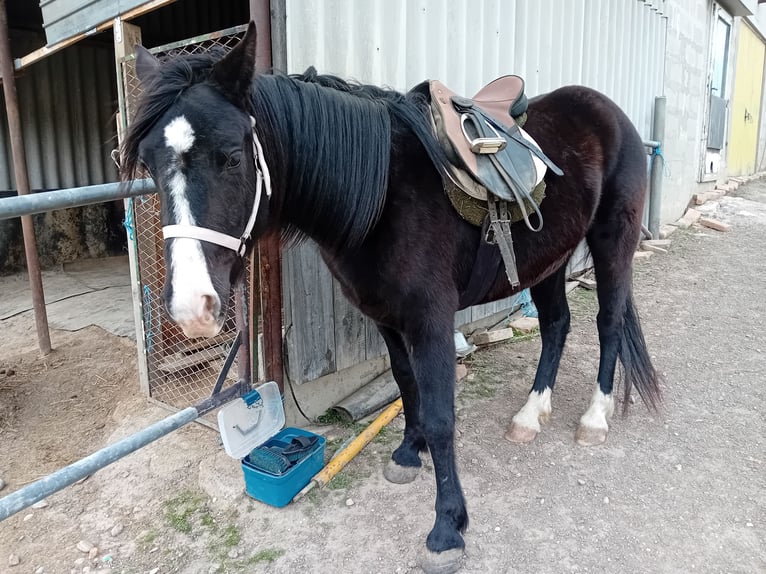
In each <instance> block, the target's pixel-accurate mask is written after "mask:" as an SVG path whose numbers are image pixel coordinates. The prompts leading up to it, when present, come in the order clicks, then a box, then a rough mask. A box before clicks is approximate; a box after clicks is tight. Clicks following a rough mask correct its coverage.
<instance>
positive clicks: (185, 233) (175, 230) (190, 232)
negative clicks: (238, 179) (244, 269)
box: [162, 116, 271, 257]
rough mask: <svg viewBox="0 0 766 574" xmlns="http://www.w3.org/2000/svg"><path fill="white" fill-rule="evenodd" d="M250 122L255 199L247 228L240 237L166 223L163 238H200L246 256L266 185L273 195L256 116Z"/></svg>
mask: <svg viewBox="0 0 766 574" xmlns="http://www.w3.org/2000/svg"><path fill="white" fill-rule="evenodd" d="M250 122H251V123H252V126H253V161H254V162H255V174H256V179H255V201H254V202H253V210H252V211H251V212H250V219H248V220H247V225H246V226H245V230H244V231H243V232H242V235H241V236H240V237H238V238H237V237H234V236H233V235H227V234H226V233H221V232H220V231H215V230H213V229H208V228H207V227H199V226H198V225H165V226H163V228H162V237H163V239H170V238H172V237H185V238H188V239H198V240H200V241H206V242H208V243H215V244H216V245H220V246H221V247H226V248H227V249H231V250H232V251H236V252H237V254H238V255H239V256H240V257H244V255H245V251H246V250H247V240H248V239H250V234H251V233H252V231H253V227H255V220H256V219H257V218H258V207H259V206H260V204H261V193H262V191H263V187H264V185H265V186H266V197H267V198H270V197H271V176H270V174H269V166H268V165H266V159H265V158H264V157H263V148H262V147H261V142H260V140H258V134H256V133H255V118H254V117H252V116H250Z"/></svg>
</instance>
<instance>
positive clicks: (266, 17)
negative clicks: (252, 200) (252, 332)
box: [250, 0, 285, 394]
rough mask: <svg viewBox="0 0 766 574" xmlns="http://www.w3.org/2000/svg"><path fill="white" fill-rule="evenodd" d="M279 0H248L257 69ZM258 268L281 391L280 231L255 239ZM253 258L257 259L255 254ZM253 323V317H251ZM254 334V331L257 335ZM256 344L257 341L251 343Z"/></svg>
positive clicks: (270, 367) (265, 55)
mask: <svg viewBox="0 0 766 574" xmlns="http://www.w3.org/2000/svg"><path fill="white" fill-rule="evenodd" d="M280 4H281V0H274V1H271V2H270V1H269V0H250V18H251V19H252V20H253V21H254V22H255V24H256V26H257V31H258V37H257V39H256V44H257V45H256V55H255V61H256V69H257V70H258V71H259V72H264V71H267V70H269V69H270V68H271V67H272V66H273V64H274V61H273V52H272V34H271V19H272V15H271V13H272V10H275V11H276V12H278V13H281V12H282V11H281V10H280V9H279V7H280ZM258 249H259V253H260V268H261V281H260V287H261V300H262V302H263V304H262V306H261V309H262V312H263V347H264V357H265V362H266V365H264V371H265V373H266V378H267V379H270V380H272V381H276V383H277V385H279V391H280V392H281V393H282V394H284V392H285V388H284V374H283V365H282V261H281V257H282V253H281V247H280V240H279V234H272V235H270V236H268V237H266V238H264V239H263V240H262V241H260V242H259V243H258ZM253 261H254V262H255V261H258V258H254V259H253ZM252 323H255V321H252ZM256 337H257V335H256ZM254 346H255V347H256V348H257V345H254Z"/></svg>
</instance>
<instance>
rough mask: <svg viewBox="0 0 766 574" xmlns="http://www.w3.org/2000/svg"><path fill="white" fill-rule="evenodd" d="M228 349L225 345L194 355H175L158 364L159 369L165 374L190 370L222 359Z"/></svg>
mask: <svg viewBox="0 0 766 574" xmlns="http://www.w3.org/2000/svg"><path fill="white" fill-rule="evenodd" d="M227 350H228V348H227V347H226V346H225V345H220V346H218V347H209V348H207V349H201V350H199V351H195V352H193V353H189V354H186V353H174V354H172V355H168V356H167V357H164V358H163V359H162V360H161V361H159V362H158V363H157V368H158V369H159V370H160V371H162V372H163V373H177V372H178V371H182V370H183V369H190V368H192V367H196V366H198V365H202V364H205V363H209V362H210V361H214V360H216V359H221V358H223V357H224V356H225V355H226V352H227Z"/></svg>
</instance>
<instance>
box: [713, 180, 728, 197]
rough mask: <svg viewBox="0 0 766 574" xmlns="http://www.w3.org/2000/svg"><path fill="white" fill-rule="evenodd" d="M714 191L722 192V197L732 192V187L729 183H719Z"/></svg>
mask: <svg viewBox="0 0 766 574" xmlns="http://www.w3.org/2000/svg"><path fill="white" fill-rule="evenodd" d="M713 191H722V192H723V194H722V195H726V194H727V193H729V192H730V191H731V187H729V184H727V183H719V184H718V185H716V186H715V189H714V190H713Z"/></svg>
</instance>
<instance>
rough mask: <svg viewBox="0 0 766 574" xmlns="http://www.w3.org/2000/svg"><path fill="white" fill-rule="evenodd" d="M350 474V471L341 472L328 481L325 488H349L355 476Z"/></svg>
mask: <svg viewBox="0 0 766 574" xmlns="http://www.w3.org/2000/svg"><path fill="white" fill-rule="evenodd" d="M349 474H350V473H347V472H342V471H341V472H339V473H338V474H336V475H335V476H334V477H333V478H332V480H331V481H330V482H328V483H327V486H325V488H326V489H328V490H343V489H346V488H349V487H350V486H351V485H352V484H353V482H354V479H353V477H351V476H349Z"/></svg>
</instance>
